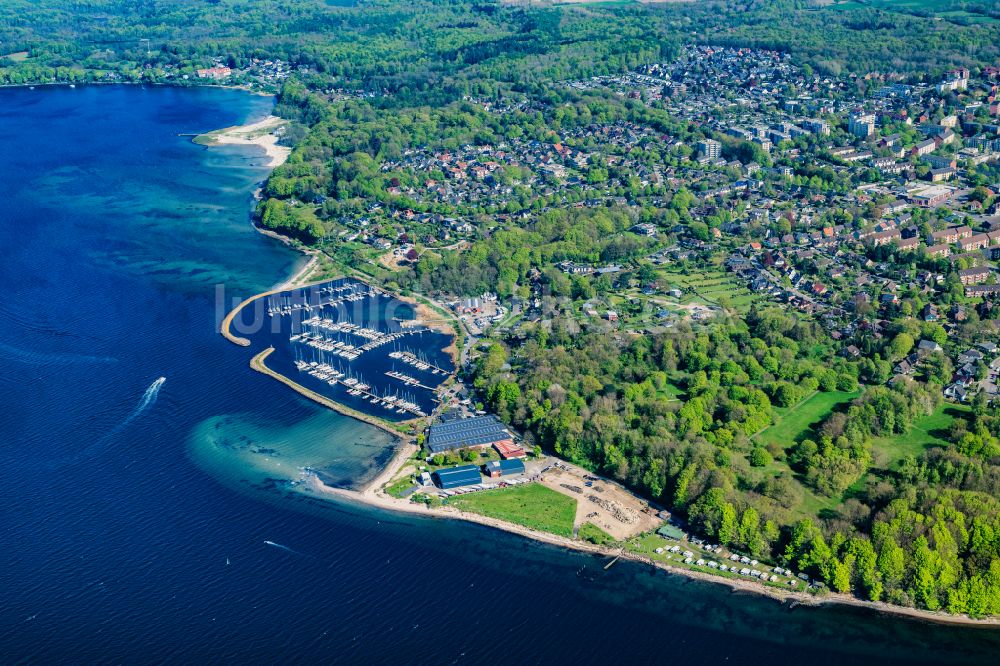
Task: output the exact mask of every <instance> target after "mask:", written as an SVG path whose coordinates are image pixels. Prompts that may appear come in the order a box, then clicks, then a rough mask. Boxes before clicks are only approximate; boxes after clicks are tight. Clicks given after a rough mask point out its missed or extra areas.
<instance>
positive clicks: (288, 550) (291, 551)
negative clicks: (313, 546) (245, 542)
mask: <svg viewBox="0 0 1000 666" xmlns="http://www.w3.org/2000/svg"><path fill="white" fill-rule="evenodd" d="M264 545H267V546H271V547H272V548H278V549H279V550H284V551H287V552H289V553H292V554H293V555H298V556H299V557H309V555H306V554H305V553H300V552H299V551H297V550H294V549H292V548H289V547H288V546H283V545H281V544H280V543H275V542H273V541H264Z"/></svg>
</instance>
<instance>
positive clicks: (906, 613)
mask: <svg viewBox="0 0 1000 666" xmlns="http://www.w3.org/2000/svg"><path fill="white" fill-rule="evenodd" d="M255 228H256V225H255ZM258 230H259V231H260V232H261V233H263V234H265V235H267V236H270V237H272V238H275V239H276V240H280V241H282V242H284V243H286V244H288V245H289V246H292V245H291V244H290V243H289V242H288V239H286V238H284V237H283V236H281V235H280V234H277V233H275V232H271V231H268V230H266V229H258ZM296 249H298V250H299V251H301V252H303V253H304V254H306V255H309V256H310V264H311V263H312V261H314V260H315V256H313V255H312V254H311V253H309V252H308V251H306V250H304V249H303V248H296ZM310 264H307V265H306V267H308V266H309V265H310ZM306 275H307V272H306V271H305V267H304V268H303V269H300V270H299V271H298V272H296V273H295V274H294V275H292V276H290V277H289V278H288V279H287V280H285V282H284V283H282V285H281V286H280V287H278V288H275V289H272V290H270V291H268V292H264V293H262V294H258V295H257V296H253V297H251V298H249V299H247V300H246V301H244V302H243V303H241V304H240V305H239V306H237V307H236V308H235V309H234V310H233V311H232V312H231V313H230V314H229V315H228V316H227V318H226V320H224V322H223V335H224V336H226V338H227V339H229V340H230V341H232V342H235V343H236V344H239V345H241V346H249V345H250V341H249V340H245V339H244V338H237V337H236V336H232V334H231V333H230V332H229V330H228V323H231V321H232V318H233V317H234V316H235V315H236V314H237V313H238V312H239V311H240V310H241V309H242V308H243V307H244V306H245V305H246V304H248V303H250V302H252V301H254V300H256V299H257V298H260V297H263V296H267V295H270V294H272V293H275V292H279V291H282V290H284V289H288V288H291V287H296V286H297V287H303V286H309V285H310V284H319V283H321V282H326V281H327V280H320V281H319V282H313V283H308V282H306V283H301V284H295V283H296V282H299V281H300V280H301V279H302V278H303V277H305V276H306ZM328 279H333V278H328ZM396 297H397V298H401V299H403V300H407V301H408V302H410V303H414V304H420V305H422V306H423V307H429V306H427V305H426V304H423V303H420V302H419V300H418V298H417V297H416V296H410V297H405V298H404V297H402V296H398V295H397V296H396ZM435 314H437V313H435ZM231 336H232V337H231ZM238 340H244V342H239V341H238ZM271 351H272V349H267V350H264V352H261V353H260V354H258V355H256V356H255V357H254V358H253V359H252V360H251V367H253V368H254V369H255V370H258V371H259V372H263V373H264V374H267V375H270V376H272V377H274V378H275V379H278V381H281V382H282V383H283V384H286V385H287V386H289V387H290V388H292V389H293V390H295V391H297V392H298V393H300V394H301V395H303V396H305V397H309V398H311V399H313V400H314V401H316V402H317V403H319V404H321V405H324V406H326V407H329V408H330V409H333V410H334V411H336V412H338V413H340V414H343V415H345V416H348V417H351V418H356V419H358V420H360V421H362V422H365V423H369V424H370V425H375V426H376V427H379V428H380V429H382V430H384V431H386V432H389V433H390V434H392V435H394V436H396V437H398V438H399V439H400V445H399V447H398V448H397V449H396V452H395V453H394V454H393V457H392V459H391V460H390V461H389V462H388V463H387V464H386V465H385V467H384V468H383V469H382V470H381V471H380V472H379V473H378V474H377V475H375V476H374V477H373V478H372V479H371V480H369V481H367V482H366V483H365V484H364V485H363V486H362V487H361V488H360V489H359V490H349V489H345V488H333V487H331V486H327V485H326V484H324V483H323V482H322V481H321V480H320V479H319V478H317V477H316V476H315V475H311V476H310V480H309V481H308V485H307V487H308V488H309V489H310V490H311V491H313V492H315V493H317V494H319V495H327V496H331V497H336V498H339V499H341V500H346V501H349V502H355V503H357V504H361V505H365V506H370V507H375V508H379V509H383V510H386V511H392V512H397V513H405V514H411V515H422V516H425V517H431V518H435V519H447V520H464V521H466V522H470V523H477V524H480V525H483V526H486V527H492V528H494V529H499V530H503V531H505V532H509V533H512V534H517V535H519V536H522V537H524V538H527V539H532V540H534V541H540V542H542V543H546V544H549V545H552V546H556V547H560V548H567V549H570V550H574V551H577V552H584V553H590V554H593V555H600V556H604V557H619V558H621V559H625V560H629V561H632V562H637V563H642V564H646V565H648V566H651V567H654V568H656V569H659V570H661V571H664V572H666V573H668V574H672V575H677V576H685V577H687V578H692V579H695V580H700V581H703V582H706V583H711V584H714V585H725V586H728V587H729V588H730V589H731V590H732V591H733V592H734V593H736V592H746V593H750V594H755V595H759V596H762V597H768V598H771V599H774V600H776V601H779V602H781V603H785V602H792V604H793V606H794V605H804V606H814V607H819V606H823V605H842V606H852V607H855V608H863V609H868V610H870V611H873V612H876V613H883V614H886V615H894V616H897V617H903V618H907V619H911V620H917V621H924V622H932V623H935V624H943V625H951V626H964V627H970V628H978V629H991V628H998V627H1000V617H989V618H983V619H976V618H971V617H969V616H967V615H950V614H947V613H942V612H937V611H927V610H921V609H918V608H908V607H905V606H896V605H893V604H889V603H886V602H884V601H865V600H863V599H859V598H857V597H853V596H849V595H845V594H839V593H834V592H830V593H828V594H826V595H825V596H823V597H815V596H811V595H808V594H803V593H801V592H792V591H784V590H781V589H777V588H772V587H769V586H766V585H761V584H760V583H756V582H753V581H749V580H743V579H738V578H725V577H722V576H718V575H713V574H710V573H707V572H702V571H694V570H691V569H686V568H682V567H676V566H672V565H669V564H666V563H663V562H658V561H656V560H653V559H650V558H647V557H643V556H642V555H639V554H636V553H632V552H629V551H627V550H625V549H624V548H618V549H613V548H608V547H606V546H599V545H596V544H592V543H590V542H587V541H574V540H572V539H567V538H566V537H561V536H557V535H555V534H549V533H546V532H539V531H537V530H532V529H530V528H527V527H523V526H521V525H516V524H514V523H509V522H506V521H502V520H498V519H496V518H490V517H487V516H482V515H479V514H475V513H470V512H467V511H460V510H458V509H454V508H451V507H440V508H437V509H432V508H430V507H427V506H425V505H417V504H414V503H412V502H410V501H409V500H406V499H396V498H394V497H390V496H389V495H386V494H385V493H384V492H381V491H382V488H383V486H385V484H387V483H388V482H389V481H391V480H392V479H393V477H395V476H396V475H397V474H398V473H399V471H400V470H401V469H402V468H403V467H404V466H405V465H406V463H407V462H408V461H409V460H410V457H411V456H412V455H413V453H415V452H416V451H417V450H418V449H417V448H416V444H415V439H414V438H413V437H412V436H407V435H404V434H401V433H399V432H396V431H394V430H392V429H391V428H388V427H386V426H385V425H384V424H380V423H377V422H373V419H374V417H368V416H367V415H364V414H359V413H354V410H351V409H350V408H348V407H345V406H343V405H340V404H339V403H337V402H335V401H333V400H329V399H327V398H324V397H323V396H319V395H318V394H313V395H315V397H313V395H310V394H312V393H313V392H312V391H309V390H308V389H306V388H304V387H300V386H298V384H296V383H295V382H294V381H292V380H290V379H288V378H286V377H284V376H283V375H279V374H278V373H275V372H274V371H272V370H270V369H269V368H267V367H266V365H264V364H263V359H265V358H266V357H267V355H268V354H269V353H270V352H271ZM255 362H257V365H259V366H260V368H262V369H259V368H258V367H255ZM605 480H606V479H605ZM606 481H607V480H606ZM609 483H614V482H611V481H609Z"/></svg>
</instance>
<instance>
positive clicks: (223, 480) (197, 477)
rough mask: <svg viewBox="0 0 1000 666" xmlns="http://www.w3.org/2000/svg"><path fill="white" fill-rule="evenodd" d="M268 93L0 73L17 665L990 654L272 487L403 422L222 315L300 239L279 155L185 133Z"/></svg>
mask: <svg viewBox="0 0 1000 666" xmlns="http://www.w3.org/2000/svg"><path fill="white" fill-rule="evenodd" d="M271 105H272V101H271V100H269V99H267V98H262V97H253V96H249V95H245V94H241V93H238V92H234V91H226V90H207V89H199V90H180V89H170V88H149V89H146V88H139V87H81V88H77V89H68V88H45V89H41V88H40V89H37V90H34V91H31V90H26V89H18V90H13V89H8V90H2V91H0V284H2V285H3V291H2V295H0V447H2V448H0V451H2V457H0V655H2V657H0V659H2V661H3V662H4V663H47V662H72V663H92V662H128V663H159V662H194V663H210V662H227V663H228V662H244V663H264V662H273V661H277V660H281V661H288V662H304V661H322V662H332V663H365V664H367V663H393V664H399V663H407V664H409V663H414V664H418V663H427V664H448V663H487V662H497V661H504V662H507V663H605V664H607V663H671V662H684V663H709V664H715V663H721V662H726V661H729V662H732V663H740V664H785V663H809V664H811V665H813V664H814V665H817V666H818V665H820V664H838V665H842V664H845V663H880V664H912V663H995V661H994V660H995V655H996V654H997V650H998V648H1000V632H998V631H996V630H981V629H967V628H956V627H943V626H936V625H929V624H925V623H920V622H914V621H908V620H903V619H899V618H892V617H883V616H881V615H879V614H876V613H874V612H871V611H868V610H861V609H848V608H836V607H831V608H811V607H810V608H807V607H801V606H800V607H795V608H792V607H790V606H789V605H787V604H779V603H777V602H775V601H772V600H767V599H761V598H758V597H756V596H753V595H743V594H733V593H731V592H730V591H729V590H728V589H727V588H726V587H724V586H718V585H710V584H705V583H700V582H695V581H690V580H687V579H684V578H680V577H675V576H670V575H667V574H665V573H662V572H657V571H653V570H652V569H650V568H648V567H645V566H641V565H638V564H632V563H627V562H620V563H618V564H616V565H615V566H613V567H612V568H611V569H609V570H607V571H605V570H604V569H603V568H602V565H603V564H604V561H603V560H602V559H600V558H594V557H591V556H588V555H584V554H580V553H573V552H567V551H565V550H563V549H559V548H555V547H551V546H547V545H543V544H538V543H534V542H532V541H529V540H526V539H522V538H520V537H516V536H513V535H508V534H505V533H502V532H498V531H495V530H491V529H488V528H484V527H480V526H476V525H467V524H462V523H458V522H453V521H446V520H436V519H430V518H422V517H419V516H417V517H414V516H409V515H394V514H390V513H386V512H383V511H379V510H375V509H372V508H369V507H362V506H356V505H353V504H351V503H345V502H339V503H334V502H330V501H328V500H319V499H316V498H312V497H309V496H307V495H304V494H302V493H300V492H297V491H296V489H295V488H291V487H289V486H287V485H286V484H285V483H283V480H285V479H288V478H291V477H293V476H294V474H295V470H297V469H298V468H299V467H302V466H307V465H308V466H319V467H322V468H323V469H324V471H325V474H326V475H327V478H331V479H333V481H334V482H335V483H339V484H341V485H345V486H349V485H352V484H355V483H358V482H361V481H363V480H364V479H366V478H369V477H370V476H371V475H372V474H373V473H375V471H377V469H378V467H379V465H380V464H381V463H382V462H384V460H385V458H386V457H387V456H388V455H390V454H391V451H392V447H393V442H392V441H391V440H390V439H389V438H388V436H386V435H385V434H384V433H382V432H381V431H378V430H376V429H374V428H372V427H370V426H367V425H365V424H361V423H358V422H356V421H353V420H350V419H347V418H344V417H341V416H339V415H337V414H334V413H331V412H329V411H326V410H323V409H321V408H319V407H318V406H315V405H313V404H311V403H309V402H308V401H305V400H304V399H302V398H300V397H299V396H298V395H297V394H295V393H293V392H292V391H290V390H288V389H287V388H285V387H284V386H282V385H280V384H278V383H277V382H275V381H273V380H271V379H269V378H267V377H264V376H262V375H259V374H257V373H255V372H253V371H252V370H250V368H249V367H248V365H247V363H248V360H249V359H248V352H247V350H246V349H243V348H239V347H236V346H234V345H232V344H229V343H228V342H226V341H225V340H224V339H223V338H222V337H220V336H219V335H218V333H217V330H216V324H217V316H218V315H217V307H216V285H224V288H225V293H226V294H227V295H233V294H244V295H246V294H251V293H256V292H258V291H260V290H263V289H265V288H267V287H269V286H272V285H273V284H275V283H277V282H280V281H281V280H282V279H283V278H284V277H285V276H287V274H288V273H290V272H291V271H292V270H293V269H294V268H295V266H296V265H297V263H298V262H299V261H300V259H299V258H298V257H297V256H296V255H294V254H292V253H291V252H290V251H288V250H287V249H285V248H284V247H282V246H280V245H279V244H277V243H274V242H273V241H271V240H269V239H267V238H264V237H262V236H260V235H259V234H256V233H255V232H254V231H253V230H252V229H251V227H250V226H249V224H248V220H247V214H248V211H249V209H250V206H251V205H252V201H251V193H252V191H253V190H254V188H255V186H256V184H257V183H258V182H259V181H260V180H262V179H263V178H264V177H265V176H266V173H267V171H266V169H265V168H264V167H262V166H261V163H262V156H261V155H259V154H257V153H255V152H254V149H249V148H237V147H219V148H211V149H206V148H203V147H200V146H197V145H195V144H193V143H191V142H190V138H189V137H187V136H181V135H184V134H189V133H197V132H203V131H206V130H209V129H214V128H218V127H223V126H227V125H232V124H235V123H240V122H244V121H247V120H252V119H254V118H257V117H260V116H263V115H266V114H267V113H268V112H269V111H270V109H271ZM161 377H162V378H163V380H162V381H160V379H159V378H161ZM266 542H271V543H270V544H269V543H266Z"/></svg>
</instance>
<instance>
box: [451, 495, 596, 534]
mask: <svg viewBox="0 0 1000 666" xmlns="http://www.w3.org/2000/svg"><path fill="white" fill-rule="evenodd" d="M448 505H449V506H453V507H455V508H458V509H461V510H462V511H470V512H472V513H478V514H480V515H482V516H489V517H490V518H497V519H499V520H506V521H507V522H510V523H516V524H517V525H524V526H525V527H530V528H531V529H534V530H541V531H542V532H551V533H552V534H558V535H559V536H566V537H571V536H573V521H574V518H575V517H576V500H575V499H573V498H572V497H567V496H566V495H563V494H562V493H557V492H556V491H554V490H551V489H549V488H546V487H545V486H542V485H539V484H537V483H530V484H527V485H523V486H514V487H512V488H498V489H496V490H485V491H483V492H479V493H470V494H468V495H460V496H458V497H453V498H451V499H449V500H448Z"/></svg>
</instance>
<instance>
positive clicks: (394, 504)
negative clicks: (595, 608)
mask: <svg viewBox="0 0 1000 666" xmlns="http://www.w3.org/2000/svg"><path fill="white" fill-rule="evenodd" d="M401 453H402V448H401V450H400V452H397V454H396V456H394V458H393V460H392V461H391V462H390V463H389V464H388V465H387V466H386V468H385V469H384V470H383V471H382V472H380V473H379V474H378V476H376V477H375V478H374V479H372V480H371V481H369V482H368V483H366V484H365V487H364V488H363V489H361V490H348V489H345V488H333V487H331V486H327V485H326V484H324V483H323V482H322V481H321V480H320V479H319V478H318V477H316V476H315V475H311V476H310V478H309V481H308V482H307V485H306V487H307V488H309V490H310V491H312V492H315V493H317V494H318V495H326V496H330V497H336V498H339V499H342V500H347V501H349V502H355V503H358V504H362V505H365V506H370V507H375V508H378V509H383V510H386V511H393V512H397V513H405V514H412V515H422V516H425V517H429V518H435V519H443V520H463V521H466V522H470V523H477V524H479V525H483V526H485V527H491V528H494V529H499V530H503V531H504V532H509V533H512V534H516V535H518V536H522V537H524V538H527V539H532V540H534V541H540V542H542V543H545V544H548V545H551V546H556V547H559V548H566V549H569V550H573V551H577V552H582V553H588V554H592V555H599V556H602V557H612V558H620V559H624V560H629V561H631V562H636V563H640V564H646V565H648V566H651V567H653V568H655V569H658V570H661V571H663V572H665V573H668V574H671V575H676V576H684V577H687V578H692V579H695V580H699V581H702V582H706V583H711V584H714V585H724V586H727V587H729V588H730V589H731V590H732V592H733V593H737V592H746V593H751V594H755V595H759V596H762V597H768V598H771V599H774V600H776V601H779V602H781V603H783V604H784V603H785V602H792V606H791V607H793V608H794V606H796V605H801V606H813V607H821V606H824V605H840V606H851V607H855V608H863V609H867V610H869V611H872V612H875V613H882V614H886V615H895V616H897V617H904V618H907V619H910V620H918V621H923V622H932V623H935V624H943V625H951V626H963V627H970V628H976V629H993V628H997V627H1000V618H996V617H990V618H983V619H976V618H971V617H969V616H967V615H949V614H947V613H941V612H935V611H926V610H921V609H919V608H908V607H905V606H895V605H893V604H889V603H886V602H884V601H865V600H863V599H858V598H856V597H852V596H848V595H844V594H839V593H829V594H827V595H826V596H823V597H815V596H811V595H808V594H803V593H801V592H791V591H783V590H780V589H777V588H771V587H768V586H765V585H761V584H759V583H755V582H753V581H750V580H743V579H739V578H724V577H722V576H717V575H713V574H710V573H706V572H701V571H694V570H691V569H686V568H682V567H675V566H672V565H669V564H666V563H663V562H658V561H656V560H653V559H650V558H647V557H643V556H642V555H639V554H636V553H632V552H630V551H628V550H625V549H624V548H608V547H607V546H599V545H596V544H592V543H590V542H588V541H580V540H573V539H568V538H566V537H561V536H558V535H555V534H549V533H547V532H539V531H537V530H532V529H530V528H527V527H523V526H521V525H516V524H514V523H508V522H506V521H503V520H498V519H496V518H490V517H488V516H482V515H479V514H476V513H470V512H467V511H461V510H458V509H454V508H451V507H440V508H437V509H431V508H429V507H427V506H425V505H422V504H419V505H418V504H414V503H412V502H410V501H409V500H404V499H396V498H393V497H390V496H388V495H386V494H384V493H382V492H380V490H381V487H382V486H383V485H384V484H385V483H386V482H388V481H389V480H391V478H392V476H394V474H395V472H396V471H398V469H400V468H401V467H402V466H403V464H404V463H405V462H406V461H407V460H409V456H408V455H407V456H405V457H404V456H401ZM401 457H402V460H400V458H401Z"/></svg>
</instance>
